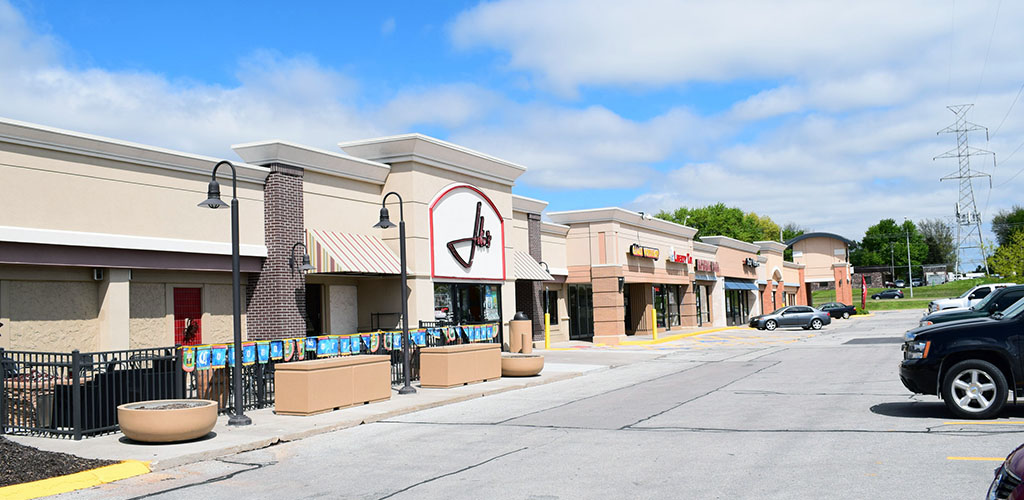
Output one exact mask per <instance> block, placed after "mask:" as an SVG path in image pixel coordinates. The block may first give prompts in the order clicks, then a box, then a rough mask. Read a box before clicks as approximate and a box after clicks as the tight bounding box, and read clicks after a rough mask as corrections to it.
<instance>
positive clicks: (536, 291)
mask: <svg viewBox="0 0 1024 500" xmlns="http://www.w3.org/2000/svg"><path fill="white" fill-rule="evenodd" d="M526 228H527V232H528V238H529V242H530V257H533V258H534V260H536V261H537V262H541V261H543V260H544V255H543V253H542V252H541V245H540V214H526ZM542 267H543V266H542ZM530 296H531V301H530V302H531V305H532V306H533V310H534V311H535V314H533V315H532V316H530V319H531V320H533V340H544V283H543V282H541V281H531V282H530Z"/></svg>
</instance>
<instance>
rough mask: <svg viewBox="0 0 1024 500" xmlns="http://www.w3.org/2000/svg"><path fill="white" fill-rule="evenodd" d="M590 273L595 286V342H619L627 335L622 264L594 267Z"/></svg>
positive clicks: (611, 343) (613, 343)
mask: <svg viewBox="0 0 1024 500" xmlns="http://www.w3.org/2000/svg"><path fill="white" fill-rule="evenodd" d="M590 273H591V282H592V283H593V286H594V343H595V344H597V343H600V344H609V345H615V344H618V343H619V342H621V341H622V338H623V337H624V336H625V335H626V308H625V305H624V304H623V303H622V300H623V296H622V293H620V292H619V276H622V266H601V267H592V268H590ZM648 314H649V312H648Z"/></svg>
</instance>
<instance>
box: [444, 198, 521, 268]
mask: <svg viewBox="0 0 1024 500" xmlns="http://www.w3.org/2000/svg"><path fill="white" fill-rule="evenodd" d="M430 264H431V275H432V276H433V277H435V278H452V279H468V280H492V281H504V280H505V222H504V220H503V219H502V217H501V214H500V213H498V209H497V208H496V207H495V205H494V203H492V202H491V200H490V198H488V197H487V195H485V194H484V193H483V192H481V191H480V190H479V189H477V188H476V187H473V186H470V185H468V184H457V185H453V186H448V187H446V188H444V189H442V190H441V191H440V192H439V193H438V194H437V196H435V197H434V200H433V201H432V202H431V203H430Z"/></svg>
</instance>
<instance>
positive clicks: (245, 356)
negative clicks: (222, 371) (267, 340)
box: [242, 342, 256, 366]
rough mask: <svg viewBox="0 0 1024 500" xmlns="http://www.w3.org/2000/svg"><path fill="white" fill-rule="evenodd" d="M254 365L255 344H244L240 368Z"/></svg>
mask: <svg viewBox="0 0 1024 500" xmlns="http://www.w3.org/2000/svg"><path fill="white" fill-rule="evenodd" d="M253 364H256V343H255V342H245V343H243V344H242V366H249V365H253Z"/></svg>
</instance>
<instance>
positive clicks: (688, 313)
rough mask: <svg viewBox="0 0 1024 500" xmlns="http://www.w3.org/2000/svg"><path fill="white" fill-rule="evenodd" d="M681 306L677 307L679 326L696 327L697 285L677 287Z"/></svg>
mask: <svg viewBox="0 0 1024 500" xmlns="http://www.w3.org/2000/svg"><path fill="white" fill-rule="evenodd" d="M679 293H680V295H681V299H682V301H681V302H682V304H680V306H679V324H680V325H681V326H682V327H683V328H686V327H693V326H697V285H696V284H695V283H691V284H689V285H683V286H681V287H679Z"/></svg>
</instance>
